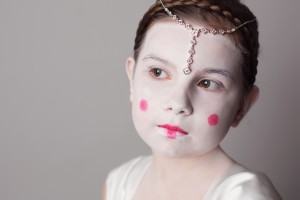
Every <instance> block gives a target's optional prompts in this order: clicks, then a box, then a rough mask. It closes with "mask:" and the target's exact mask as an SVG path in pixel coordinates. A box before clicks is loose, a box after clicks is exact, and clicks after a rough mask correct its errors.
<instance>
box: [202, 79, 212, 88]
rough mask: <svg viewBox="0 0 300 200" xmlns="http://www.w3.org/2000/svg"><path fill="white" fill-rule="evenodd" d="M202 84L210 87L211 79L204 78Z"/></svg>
mask: <svg viewBox="0 0 300 200" xmlns="http://www.w3.org/2000/svg"><path fill="white" fill-rule="evenodd" d="M201 85H202V86H203V87H205V88H208V87H209V86H210V81H209V80H203V81H201Z"/></svg>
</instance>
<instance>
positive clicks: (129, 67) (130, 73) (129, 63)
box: [125, 57, 135, 102]
mask: <svg viewBox="0 0 300 200" xmlns="http://www.w3.org/2000/svg"><path fill="white" fill-rule="evenodd" d="M134 67H135V60H134V58H132V57H128V58H127V60H126V66H125V68H126V73H127V77H128V79H129V87H130V97H129V98H130V101H131V102H132V92H133V77H134Z"/></svg>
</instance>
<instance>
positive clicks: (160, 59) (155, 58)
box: [143, 54, 174, 66]
mask: <svg viewBox="0 0 300 200" xmlns="http://www.w3.org/2000/svg"><path fill="white" fill-rule="evenodd" d="M147 59H152V60H156V61H159V62H161V63H163V64H165V65H168V66H174V65H173V64H172V63H171V62H169V61H167V60H165V59H163V58H159V57H157V56H155V55H151V54H150V55H147V56H145V57H144V58H143V60H147Z"/></svg>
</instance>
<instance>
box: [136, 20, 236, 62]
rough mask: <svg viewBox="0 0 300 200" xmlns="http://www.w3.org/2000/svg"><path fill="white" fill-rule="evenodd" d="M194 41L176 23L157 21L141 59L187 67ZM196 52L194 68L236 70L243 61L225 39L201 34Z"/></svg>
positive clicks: (144, 45) (151, 30)
mask: <svg viewBox="0 0 300 200" xmlns="http://www.w3.org/2000/svg"><path fill="white" fill-rule="evenodd" d="M193 26H194V27H195V28H197V29H198V28H202V27H203V26H201V24H198V26H196V25H193ZM191 40H192V36H191V34H190V32H189V31H187V30H186V29H184V27H182V26H179V25H178V24H177V23H175V22H174V21H171V20H161V21H157V22H155V23H153V24H152V26H151V27H150V28H149V29H148V31H147V34H146V37H145V40H144V43H143V46H142V49H141V54H140V58H139V59H142V58H143V57H144V56H147V55H148V54H155V55H156V56H159V57H162V58H164V59H166V60H168V61H172V63H174V64H176V65H182V64H185V63H186V60H187V58H188V56H189V54H188V51H189V49H190V47H191V43H190V41H191ZM195 52H196V54H195V55H194V61H195V62H194V63H193V66H194V65H197V63H198V64H200V62H201V63H202V64H203V62H206V63H207V64H209V63H210V64H218V65H228V66H233V65H234V66H236V65H239V63H240V59H241V53H240V51H239V50H238V48H236V46H235V45H234V43H233V42H232V40H231V39H230V38H229V37H228V36H226V35H211V34H205V35H204V34H201V35H200V36H199V37H198V38H197V44H196V46H195ZM198 66H199V65H198Z"/></svg>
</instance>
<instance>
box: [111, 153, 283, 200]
mask: <svg viewBox="0 0 300 200" xmlns="http://www.w3.org/2000/svg"><path fill="white" fill-rule="evenodd" d="M151 161H152V157H151V156H147V157H138V158H135V159H133V160H131V161H129V162H127V163H125V164H123V165H121V166H120V167H118V168H116V169H114V170H113V171H111V172H110V174H109V175H108V178H107V181H106V190H107V191H106V195H107V196H106V200H132V199H133V197H134V194H135V191H136V189H137V187H138V185H139V183H140V181H141V179H142V177H143V175H144V173H145V172H146V170H147V169H148V167H149V166H150V164H151ZM241 199H242V200H281V197H280V195H279V194H278V192H277V191H276V189H275V188H274V186H273V185H272V183H271V181H270V180H269V178H268V177H267V176H266V175H264V174H263V173H254V172H251V171H249V170H248V169H246V168H245V167H243V166H241V165H239V164H236V163H235V164H233V165H232V166H231V167H230V168H229V169H228V170H226V172H225V173H223V175H222V176H221V177H219V178H218V180H216V181H215V182H214V184H213V185H212V186H211V187H210V189H209V190H208V192H207V193H206V195H205V197H204V199H203V200H241Z"/></svg>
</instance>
